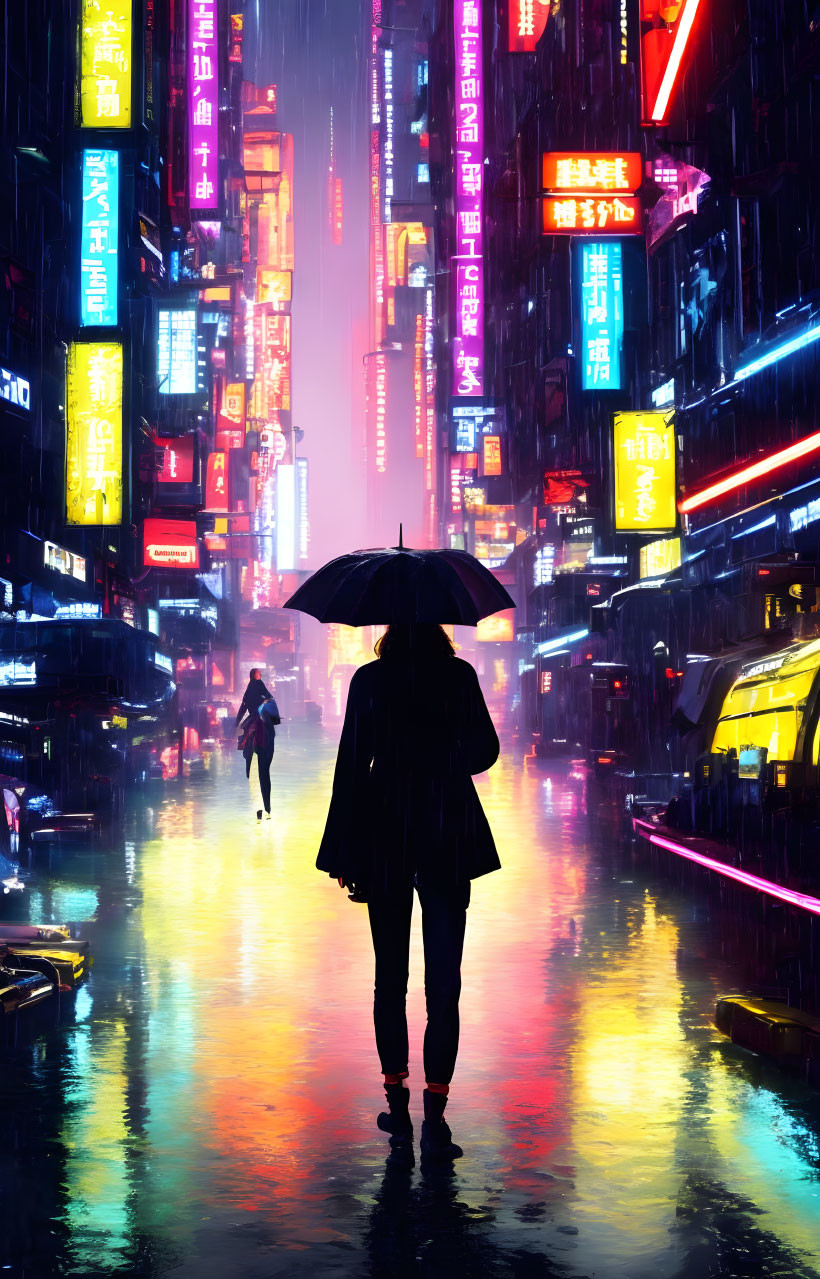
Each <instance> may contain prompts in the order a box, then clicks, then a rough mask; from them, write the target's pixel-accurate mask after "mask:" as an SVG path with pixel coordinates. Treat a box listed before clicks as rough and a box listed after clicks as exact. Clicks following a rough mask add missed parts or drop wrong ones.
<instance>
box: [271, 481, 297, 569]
mask: <svg viewBox="0 0 820 1279" xmlns="http://www.w3.org/2000/svg"><path fill="white" fill-rule="evenodd" d="M297 567H298V566H297V563H296V468H295V467H294V466H293V465H292V464H291V463H287V464H285V463H280V465H279V466H278V467H277V470H276V568H277V570H278V572H280V573H293V572H295V570H296V568H297Z"/></svg>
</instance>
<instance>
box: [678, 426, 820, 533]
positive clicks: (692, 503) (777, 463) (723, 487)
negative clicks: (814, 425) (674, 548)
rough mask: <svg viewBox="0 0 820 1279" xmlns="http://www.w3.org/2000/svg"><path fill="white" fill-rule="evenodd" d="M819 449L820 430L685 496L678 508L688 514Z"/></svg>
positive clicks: (683, 513)
mask: <svg viewBox="0 0 820 1279" xmlns="http://www.w3.org/2000/svg"><path fill="white" fill-rule="evenodd" d="M818 449H820V431H815V433H814V435H807V436H806V438H805V439H804V440H798V441H797V443H796V444H790V445H789V447H788V448H787V449H781V450H780V452H779V453H771V454H770V455H769V456H768V457H764V458H763V459H762V461H760V462H753V463H752V465H751V466H744V468H743V470H742V471H735V473H734V475H727V476H726V479H725V480H718V482H717V483H716V484H710V485H709V487H708V488H705V489H701V491H700V492H699V493H693V494H692V496H691V497H685V498H684V499H683V501H682V502H679V503H678V510H679V511H680V512H681V514H682V515H687V514H688V513H689V511H696V510H697V508H698V507H699V506H706V505H707V503H709V502H714V501H716V500H717V499H718V498H719V497H723V496H724V494H726V493H733V492H734V490H735V489H740V488H743V487H744V485H746V484H751V482H752V480H759V479H760V478H761V476H763V475H768V474H769V473H770V472H771V471H777V470H779V469H780V467H781V466H788V465H789V463H790V462H797V461H798V460H799V459H800V458H801V457H807V456H808V454H809V453H816V452H817V450H818Z"/></svg>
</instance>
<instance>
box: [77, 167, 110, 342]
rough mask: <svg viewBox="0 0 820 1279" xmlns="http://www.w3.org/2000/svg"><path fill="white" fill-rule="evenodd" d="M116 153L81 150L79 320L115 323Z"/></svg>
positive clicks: (86, 323) (101, 324)
mask: <svg viewBox="0 0 820 1279" xmlns="http://www.w3.org/2000/svg"><path fill="white" fill-rule="evenodd" d="M119 213H120V184H119V154H118V153H117V152H116V151H84V152H83V228H82V241H81V245H82V249H81V257H80V279H81V299H80V323H81V324H83V325H90V324H93V325H98V326H100V327H113V326H114V325H116V323H117V249H118V244H119Z"/></svg>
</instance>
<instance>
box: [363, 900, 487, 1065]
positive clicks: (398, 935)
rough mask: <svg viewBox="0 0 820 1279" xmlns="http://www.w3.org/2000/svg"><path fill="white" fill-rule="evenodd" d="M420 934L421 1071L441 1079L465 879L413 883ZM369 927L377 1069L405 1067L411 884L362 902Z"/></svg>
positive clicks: (453, 1019)
mask: <svg viewBox="0 0 820 1279" xmlns="http://www.w3.org/2000/svg"><path fill="white" fill-rule="evenodd" d="M418 894H419V901H420V903H421V925H422V933H423V936H424V993H425V996H426V999H427V1029H426V1030H425V1032H424V1075H425V1079H426V1080H427V1082H428V1083H434V1084H449V1082H450V1080H451V1079H452V1077H453V1071H454V1070H455V1065H456V1055H457V1053H458V1032H459V1020H458V999H459V995H460V994H461V954H462V950H463V948H464V929H465V927H466V924H467V907H468V905H469V903H470V886H469V884H467V885H466V886H465V887H461V888H453V887H447V888H438V887H432V886H430V885H427V886H425V887H421V888H419V889H418ZM368 911H369V913H370V931H371V933H372V935H373V949H374V951H375V953H376V989H375V997H374V1000H373V1021H374V1024H375V1027H376V1047H377V1049H378V1053H379V1058H380V1060H381V1067H382V1072H383V1073H384V1074H386V1075H392V1074H398V1073H399V1072H400V1071H402V1070H406V1069H407V1061H408V1056H409V1047H408V1040H407V1013H406V1000H407V978H408V975H409V963H410V919H411V916H412V913H413V884H412V883H408V884H407V885H403V886H401V887H400V888H395V889H391V890H390V892H389V893H388V892H382V893H375V894H373V895H372V897H371V900H370V901H369V902H368Z"/></svg>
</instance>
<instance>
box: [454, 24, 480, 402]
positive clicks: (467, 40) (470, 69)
mask: <svg viewBox="0 0 820 1279" xmlns="http://www.w3.org/2000/svg"><path fill="white" fill-rule="evenodd" d="M454 35H455V59H456V92H455V169H456V173H455V214H456V259H455V262H454V266H455V282H456V325H455V329H456V331H455V340H454V343H453V385H452V391H453V395H456V396H462V395H471V396H476V395H477V396H480V395H483V394H484V259H483V227H482V193H483V187H484V96H483V85H482V38H481V36H482V28H481V4H480V2H479V0H455V8H454Z"/></svg>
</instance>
